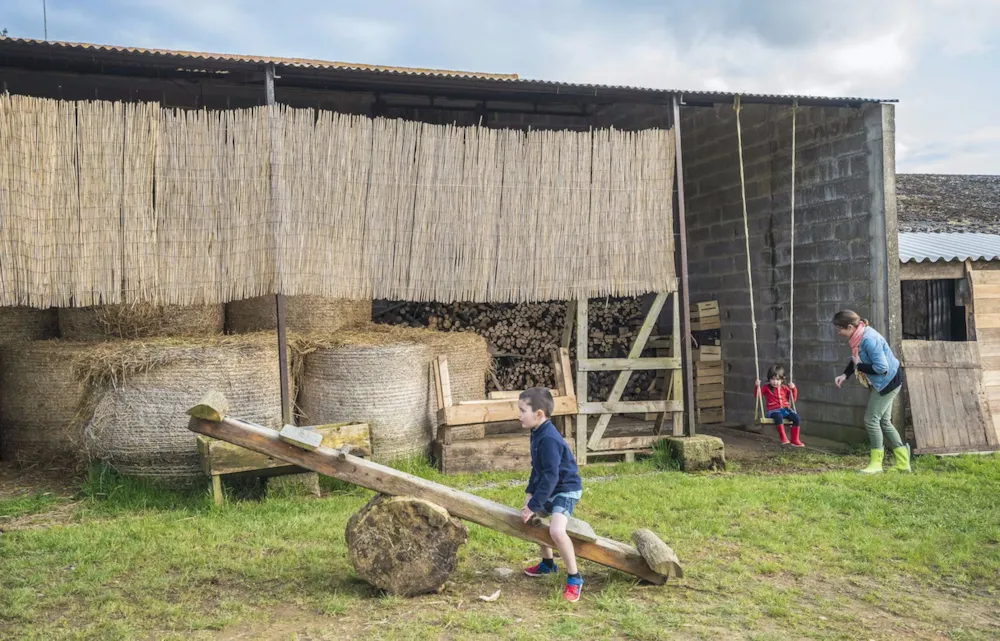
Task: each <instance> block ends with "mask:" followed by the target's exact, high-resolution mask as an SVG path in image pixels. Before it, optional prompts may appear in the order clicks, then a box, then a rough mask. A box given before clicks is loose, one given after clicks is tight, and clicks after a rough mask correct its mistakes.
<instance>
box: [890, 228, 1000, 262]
mask: <svg viewBox="0 0 1000 641" xmlns="http://www.w3.org/2000/svg"><path fill="white" fill-rule="evenodd" d="M998 259H1000V235H997V234H981V233H980V234H977V233H970V234H948V233H940V232H900V234H899V260H900V261H901V262H904V263H922V262H930V263H936V262H938V261H943V262H947V261H952V260H958V261H964V260H998Z"/></svg>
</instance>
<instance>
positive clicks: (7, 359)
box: [0, 340, 92, 465]
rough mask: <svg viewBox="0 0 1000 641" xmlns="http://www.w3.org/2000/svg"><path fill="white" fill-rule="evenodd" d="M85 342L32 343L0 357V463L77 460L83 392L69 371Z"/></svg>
mask: <svg viewBox="0 0 1000 641" xmlns="http://www.w3.org/2000/svg"><path fill="white" fill-rule="evenodd" d="M90 349H92V347H91V345H89V344H86V343H71V342H67V341H58V340H52V341H33V342H28V343H19V344H16V345H8V346H7V347H6V348H4V351H3V354H2V355H0V400H2V402H0V433H2V435H3V445H2V448H0V453H2V457H3V459H4V460H8V461H15V462H18V463H22V464H26V465H30V464H36V463H50V462H55V461H66V462H71V461H78V460H81V459H82V458H83V457H82V443H81V442H80V439H79V438H78V436H79V430H78V429H76V427H75V426H77V425H79V423H78V421H77V413H78V411H79V410H80V408H81V407H82V406H83V404H84V400H85V398H86V392H87V390H86V388H85V386H84V385H83V384H82V383H81V382H80V380H79V379H78V377H77V376H76V373H75V371H74V368H75V365H76V363H77V362H78V360H79V359H80V357H81V356H82V355H83V354H85V353H86V352H87V351H89V350H90Z"/></svg>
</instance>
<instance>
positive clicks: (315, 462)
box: [188, 392, 683, 593]
mask: <svg viewBox="0 0 1000 641" xmlns="http://www.w3.org/2000/svg"><path fill="white" fill-rule="evenodd" d="M228 412H229V407H228V403H227V402H226V399H225V398H224V397H223V396H222V395H221V394H219V393H217V392H210V393H208V394H207V395H206V396H205V397H204V398H203V399H202V400H201V402H200V403H199V404H198V405H196V406H194V407H192V408H191V409H190V410H188V414H189V415H190V416H191V420H190V422H189V425H188V427H189V429H190V430H191V431H192V432H196V433H198V434H204V435H205V436H209V437H211V438H216V439H219V440H222V441H227V442H229V443H232V444H234V445H238V446H240V447H245V448H247V449H249V450H253V451H255V452H260V453H262V454H266V455H267V456H271V457H273V458H276V459H279V460H282V461H285V462H287V463H291V464H293V465H297V466H299V467H302V468H305V469H307V470H312V471H314V472H317V473H319V474H324V475H326V476H330V477H333V478H336V479H339V480H341V481H345V482H347V483H351V484H354V485H358V486H360V487H364V488H367V489H369V490H373V491H375V492H378V493H379V494H382V495H386V496H389V497H407V498H408V499H412V500H413V501H415V502H416V503H412V504H410V505H408V507H406V513H407V515H410V516H414V514H415V512H414V510H416V511H417V512H421V514H419V515H416V516H418V517H419V518H414V519H412V521H413V522H414V523H418V524H419V525H420V526H421V527H425V526H426V527H436V528H437V530H438V531H442V532H443V531H446V530H448V529H449V528H452V529H454V528H453V527H452V526H451V525H449V523H450V521H454V519H451V517H458V518H459V519H462V520H465V521H470V522H472V523H476V524H478V525H481V526H483V527H487V528H490V529H492V530H496V531H497V532H501V533H503V534H507V535H509V536H513V537H516V538H519V539H522V540H525V541H530V542H531V543H537V544H540V545H546V546H553V542H552V538H551V537H550V535H549V531H548V525H547V524H546V523H545V521H544V520H543V519H541V518H538V517H536V518H534V519H531V520H530V521H529V522H528V523H524V522H522V520H521V512H520V510H516V509H514V508H511V507H508V506H506V505H503V504H500V503H496V502H494V501H490V500H488V499H484V498H482V497H479V496H476V495H475V494H470V493H468V492H462V491H460V490H456V489H454V488H450V487H448V486H446V485H441V484H440V483H434V482H433V481H428V480H425V479H422V478H419V477H417V476H413V475H412V474H407V473H405V472H401V471H399V470H396V469H393V468H391V467H388V466H385V465H381V464H379V463H375V462H372V461H369V460H366V459H364V458H360V457H357V456H352V455H351V454H349V453H348V451H347V450H348V448H343V449H332V448H328V447H323V446H321V445H319V444H318V443H317V442H315V441H313V440H310V438H309V436H308V434H304V433H300V432H299V431H297V430H296V429H295V428H293V427H291V426H286V428H285V429H283V430H281V432H279V431H277V430H273V429H269V428H266V427H262V426H260V425H255V424H253V423H249V422H247V421H242V420H240V419H237V418H232V417H230V416H228ZM419 504H430V506H427V505H422V506H421V505H419ZM414 505H416V506H417V507H414ZM375 508H379V509H383V510H385V509H389V508H392V509H394V510H395V513H396V514H399V513H401V512H400V510H401V509H402V507H401V503H400V500H393V501H390V502H384V501H380V500H373V502H372V503H370V504H369V505H368V506H366V507H365V508H364V509H363V510H362V512H359V513H358V515H355V517H353V518H352V522H353V526H355V531H357V528H358V527H362V526H365V525H366V524H370V525H371V527H377V524H378V520H377V519H375V518H374V517H372V518H367V517H368V516H370V510H373V509H375ZM366 510H369V512H365V511H366ZM428 510H429V512H428ZM431 512H433V513H434V514H433V515H431V516H432V517H433V518H431V517H429V516H428V514H430V513H431ZM362 513H364V516H365V517H366V518H363V519H360V520H361V521H363V522H361V523H359V516H361V515H362ZM449 519H450V521H449ZM455 523H456V524H457V526H458V527H459V528H460V530H461V534H459V535H456V536H457V537H458V539H460V540H457V544H456V542H455V541H452V542H451V543H452V544H450V545H448V546H445V548H446V549H447V550H450V552H444V553H442V554H444V555H445V556H448V555H449V554H450V555H451V556H454V555H455V551H456V550H457V545H460V544H461V543H463V542H464V536H465V528H464V526H461V524H460V523H457V522H455ZM428 524H430V525H428ZM435 524H437V525H435ZM351 528H352V524H350V523H349V524H348V542H349V548H350V547H351V546H350V543H351V538H352V532H351ZM567 533H568V534H569V536H570V537H571V538H572V539H573V540H574V548H575V550H576V554H577V556H578V557H580V558H583V559H587V560H590V561H593V562H595V563H599V564H601V565H604V566H607V567H610V568H614V569H616V570H620V571H622V572H625V573H627V574H631V575H633V576H636V577H638V578H640V579H642V580H644V581H647V582H649V583H653V584H656V585H662V584H663V583H664V582H665V581H666V580H667V579H668V578H673V577H681V576H683V570H682V568H681V565H680V562H679V561H678V559H677V557H676V555H675V554H674V553H673V550H671V549H670V547H669V546H667V545H666V544H665V543H664V542H663V541H661V540H660V539H659V538H658V537H657V536H656V535H655V534H653V533H652V532H650V531H649V530H637V531H635V532H633V534H632V538H633V541H634V542H635V544H636V547H633V546H631V545H628V544H625V543H620V542H618V541H615V540H612V539H608V538H604V537H601V536H597V535H596V534H595V533H594V531H593V529H592V528H591V527H590V525H589V524H587V523H585V522H583V521H580V520H579V519H572V520H571V522H570V524H569V526H568V527H567ZM376 534H377V536H375V537H374V539H377V540H378V541H379V542H378V544H377V545H375V547H376V548H380V549H375V550H372V551H371V554H372V555H377V559H376V561H377V562H378V563H381V564H382V565H385V564H386V563H387V562H392V561H393V559H387V558H386V555H387V554H389V549H394V550H395V549H396V548H398V553H397V557H398V558H397V559H395V560H396V561H399V563H397V564H396V566H397V567H396V569H395V570H394V571H400V572H403V573H412V572H415V571H418V570H419V568H407V567H406V554H408V553H407V552H405V548H406V546H405V545H402V544H401V541H399V540H398V539H399V538H400V536H401V535H400V534H399V532H398V528H396V532H395V534H393V535H392V536H389V534H388V533H384V532H383V533H378V532H377V533H376ZM425 534H426V533H425ZM383 535H384V536H383ZM386 537H388V538H386ZM393 537H394V538H393ZM355 538H357V535H355ZM453 538H455V537H453ZM413 547H414V548H421V547H426V545H425V544H424V543H421V544H419V545H415V546H413ZM381 548H387V549H381ZM445 548H443V549H445ZM421 552H422V553H424V554H426V552H427V550H426V549H424V550H422V551H421V550H420V549H415V550H414V551H413V552H412V554H419V553H421ZM351 553H352V561H355V567H357V562H356V561H357V560H356V559H355V558H354V557H355V551H354V550H351ZM456 558H457V557H456ZM439 560H440V559H439ZM446 561H447V562H445V563H443V564H442V565H443V566H444V567H448V566H450V567H452V568H453V567H454V564H455V562H456V561H455V559H454V558H453V559H446ZM390 565H391V563H390ZM449 571H450V570H449ZM390 583H391V582H390ZM441 583H442V584H443V580H441ZM379 587H383V586H381V585H380V586H379ZM397 591H398V592H404V593H405V592H407V590H405V589H401V590H397ZM411 593H412V592H411Z"/></svg>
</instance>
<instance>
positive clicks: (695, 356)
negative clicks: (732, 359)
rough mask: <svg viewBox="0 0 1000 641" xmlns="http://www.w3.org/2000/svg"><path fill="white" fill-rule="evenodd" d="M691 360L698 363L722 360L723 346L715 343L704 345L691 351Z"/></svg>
mask: <svg viewBox="0 0 1000 641" xmlns="http://www.w3.org/2000/svg"><path fill="white" fill-rule="evenodd" d="M691 360H693V361H694V362H696V363H705V362H713V361H715V362H718V361H721V360H722V348H721V347H718V346H715V345H702V346H701V347H699V348H698V349H696V350H692V352H691Z"/></svg>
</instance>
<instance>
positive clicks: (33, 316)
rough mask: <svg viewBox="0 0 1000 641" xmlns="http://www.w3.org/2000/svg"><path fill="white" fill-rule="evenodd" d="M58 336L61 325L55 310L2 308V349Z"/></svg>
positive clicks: (0, 343)
mask: <svg viewBox="0 0 1000 641" xmlns="http://www.w3.org/2000/svg"><path fill="white" fill-rule="evenodd" d="M58 335H59V323H58V320H57V315H56V310H55V309H54V308H50V309H34V308H32V307H0V347H4V346H6V345H11V344H13V343H22V342H24V341H38V340H44V339H47V338H56V337H57V336H58Z"/></svg>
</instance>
